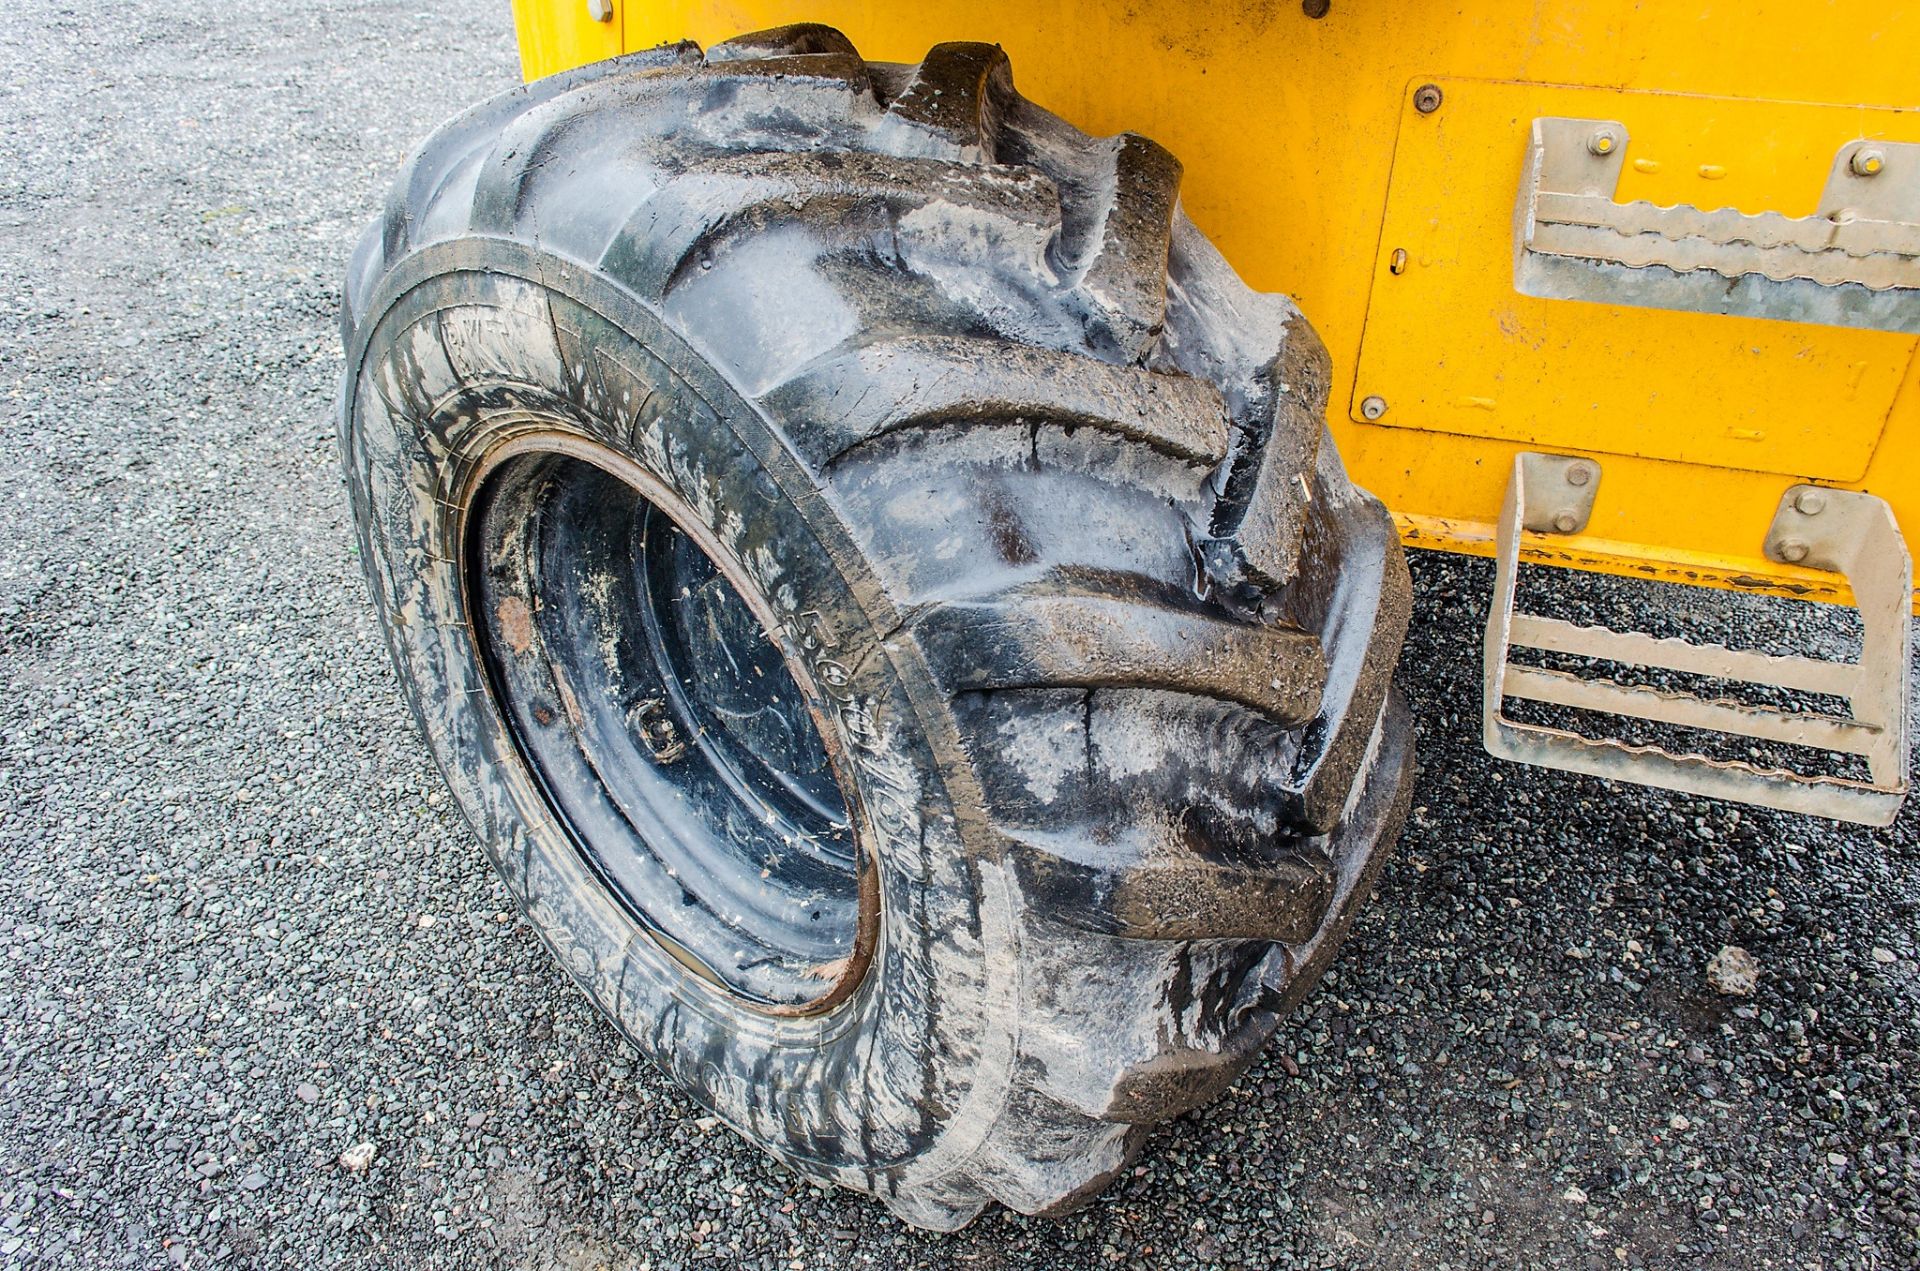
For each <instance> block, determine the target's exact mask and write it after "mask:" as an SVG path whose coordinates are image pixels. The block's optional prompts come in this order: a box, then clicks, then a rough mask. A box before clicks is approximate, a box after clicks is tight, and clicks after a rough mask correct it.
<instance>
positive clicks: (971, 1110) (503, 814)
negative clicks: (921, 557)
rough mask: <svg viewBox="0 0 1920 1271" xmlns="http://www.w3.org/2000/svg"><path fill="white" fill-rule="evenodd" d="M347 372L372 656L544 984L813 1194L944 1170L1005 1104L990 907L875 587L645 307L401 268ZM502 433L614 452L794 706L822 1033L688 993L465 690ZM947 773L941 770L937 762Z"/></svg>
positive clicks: (1006, 972) (947, 765)
mask: <svg viewBox="0 0 1920 1271" xmlns="http://www.w3.org/2000/svg"><path fill="white" fill-rule="evenodd" d="M366 312H367V315H368V316H367V318H366V320H364V321H363V322H362V323H361V326H360V334H359V338H358V339H357V340H356V341H355V342H354V344H353V345H352V346H351V347H350V351H349V358H348V371H347V378H346V381H345V384H344V391H343V399H342V413H341V429H342V434H341V443H342V458H343V463H344V466H345V469H346V477H347V484H348V486H349V489H350V491H351V493H352V497H353V503H354V510H355V519H356V522H357V526H358V529H359V533H360V536H361V546H362V559H363V562H364V564H365V566H366V570H367V573H368V577H369V580H370V582H371V584H372V589H373V593H374V597H375V600H376V603H377V604H378V605H379V607H380V609H381V611H382V616H383V618H384V619H385V622H384V623H383V627H384V629H385V631H386V633H387V639H388V642H389V647H390V651H391V652H392V655H393V657H394V660H395V665H396V667H397V668H398V670H399V674H400V679H401V681H402V683H403V685H404V686H405V689H406V692H407V694H408V698H409V702H410V704H411V706H412V708H413V710H414V712H415V714H416V716H417V718H418V720H419V723H420V725H421V728H422V730H423V732H424V733H425V735H426V737H427V739H428V741H429V743H430V745H431V746H432V748H433V751H434V754H435V758H436V760H437V762H438V764H439V766H440V768H441V770H442V772H443V774H444V776H445V778H446V780H447V782H448V783H449V786H450V787H451V788H452V790H453V792H454V794H455V796H456V799H457V801H458V803H459V804H460V806H461V808H462V810H463V812H464V813H465V814H466V816H467V817H468V819H469V821H470V822H471V824H472V826H473V829H474V831H475V833H476V835H477V836H478V837H479V839H480V841H481V842H482V844H484V845H485V847H486V848H487V850H488V852H489V854H490V855H491V856H492V858H493V860H494V863H495V864H496V866H497V867H498V868H499V870H500V873H501V875H502V877H503V878H504V879H505V881H506V883H507V886H508V887H509V889H510V890H511V891H512V892H513V894H514V896H515V897H516V899H517V901H518V902H519V903H520V905H521V907H522V910H523V912H524V913H525V914H526V916H527V918H528V920H529V922H530V923H531V924H532V926H533V927H534V929H535V930H536V931H537V932H538V933H539V934H540V936H541V938H542V939H543V940H544V941H545V942H546V943H547V944H548V945H549V946H550V947H551V948H552V950H553V952H554V954H555V955H556V957H557V958H558V959H559V961H560V963H561V966H562V967H563V968H565V970H566V971H567V973H568V974H569V975H570V976H572V977H573V979H574V980H575V981H576V982H577V983H579V985H580V986H581V987H582V989H584V990H585V991H586V993H587V994H588V996H589V997H590V998H591V999H592V1000H593V1001H594V1002H595V1003H596V1005H598V1006H599V1007H600V1008H601V1009H602V1010H603V1011H604V1012H605V1013H607V1014H608V1016H609V1017H610V1018H611V1019H612V1020H613V1022H614V1023H615V1024H616V1025H617V1026H618V1027H619V1028H620V1029H621V1031H622V1032H623V1033H625V1034H626V1035H627V1036H628V1037H629V1038H631V1039H632V1040H633V1041H634V1042H635V1043H636V1044H638V1045H639V1046H641V1047H642V1048H643V1049H644V1050H646V1051H647V1052H648V1053H650V1054H651V1055H652V1056H653V1057H654V1059H655V1060H656V1061H657V1062H658V1063H660V1064H661V1065H662V1066H663V1067H665V1068H666V1069H667V1070H668V1071H669V1072H670V1073H671V1074H672V1075H673V1076H674V1077H675V1078H676V1079H677V1080H678V1081H679V1082H680V1083H681V1084H682V1085H683V1086H685V1087H686V1088H687V1089H688V1090H689V1091H690V1092H691V1093H692V1094H694V1095H695V1097H696V1098H698V1099H699V1100H700V1101H701V1102H702V1103H703V1104H705V1105H706V1106H707V1107H709V1108H710V1109H712V1110H713V1111H714V1112H715V1113H717V1114H718V1115H720V1116H721V1117H723V1118H724V1119H725V1120H727V1121H728V1122H730V1123H731V1124H733V1125H734V1126H735V1127H736V1128H738V1129H740V1130H741V1131H742V1132H744V1133H746V1134H748V1135H749V1136H751V1137H753V1138H754V1139H756V1140H758V1141H760V1142H762V1143H764V1144H766V1145H767V1146H768V1147H769V1148H771V1149H772V1150H773V1151H775V1152H776V1153H777V1154H778V1155H780V1156H782V1157H783V1158H785V1159H787V1160H788V1161H789V1162H791V1163H793V1164H795V1165H797V1166H799V1167H801V1168H802V1169H804V1170H805V1171H806V1172H808V1173H811V1174H814V1175H816V1176H821V1177H828V1178H834V1179H837V1180H838V1181H842V1182H847V1183H850V1184H853V1185H856V1186H861V1187H863V1188H866V1189H868V1190H889V1191H890V1190H893V1188H892V1187H889V1186H887V1182H888V1180H889V1178H892V1179H893V1180H894V1181H895V1182H896V1183H897V1182H900V1181H904V1180H903V1179H902V1178H901V1177H900V1176H901V1175H902V1174H903V1173H911V1174H912V1175H913V1176H914V1177H915V1180H916V1183H917V1184H924V1183H925V1181H926V1180H927V1178H928V1177H929V1175H932V1176H935V1177H937V1176H939V1175H942V1174H945V1173H947V1172H950V1171H951V1170H953V1169H955V1168H957V1167H959V1166H960V1165H961V1164H962V1163H963V1162H964V1160H965V1159H966V1158H967V1157H968V1156H970V1155H971V1154H972V1152H973V1151H974V1149H976V1148H977V1147H978V1145H979V1142H980V1140H981V1138H982V1137H983V1136H984V1134H985V1132H986V1130H987V1128H988V1127H989V1126H990V1125H991V1124H992V1122H993V1121H994V1119H995V1117H996V1115H997V1113H998V1109H999V1107H1000V1106H1001V1104H1002V1103H1003V1101H1004V1099H1005V1097H1006V1091H1007V1087H1008V1083H1009V1077H1010V1069H1011V1065H1012V1056H1013V1037H1012V1033H1013V1031H1014V1024H1013V1021H1014V1020H1015V1011H1014V1005H1013V1003H1014V990H1015V987H1016V986H1015V983H1014V981H1015V978H1016V976H1015V960H1014V959H1013V958H1012V957H1010V956H1001V954H1002V953H1003V952H1004V951H1006V950H1007V949H1009V948H1010V946H1011V945H1012V944H1013V943H1014V941H1015V936H1014V931H1015V926H1016V913H1015V908H1016V896H1015V891H1014V888H1013V886H1012V884H1011V881H1010V879H1009V878H1008V877H1007V875H1006V874H1005V872H1004V871H1003V870H1002V869H1000V868H999V867H998V866H997V865H996V864H995V863H993V862H992V861H990V860H988V859H986V858H983V856H982V855H981V854H980V853H978V852H975V851H972V850H970V849H969V846H968V845H967V843H966V842H965V841H964V840H963V838H962V831H961V824H960V821H959V819H958V818H956V817H955V816H954V814H953V811H952V809H953V807H954V805H955V802H956V801H958V802H960V803H961V805H962V806H965V802H964V798H961V799H960V800H956V799H955V798H954V797H953V793H954V792H953V791H952V790H951V789H950V785H951V783H952V782H953V780H954V779H955V778H956V777H959V778H960V779H962V780H964V765H963V764H957V763H956V762H955V759H956V756H957V754H958V751H957V746H956V745H955V743H953V742H952V741H951V740H950V739H949V737H948V736H947V734H948V731H949V730H950V728H951V723H950V721H949V720H947V718H946V716H945V710H944V706H943V705H941V704H940V701H941V699H940V696H939V694H938V693H937V692H936V691H935V690H934V687H933V684H932V681H931V679H930V677H929V676H928V675H927V673H926V671H925V668H924V667H923V666H922V665H920V664H919V662H918V659H917V657H916V656H915V654H914V652H913V648H912V644H911V642H910V641H888V640H886V639H885V638H884V635H885V633H888V632H891V631H892V630H893V629H894V628H895V627H897V626H898V616H897V615H895V614H892V613H891V612H890V611H889V610H888V608H887V601H886V600H885V596H884V592H883V590H882V589H881V587H880V586H879V585H878V584H877V582H876V581H875V580H874V579H873V578H872V576H871V574H870V572H869V571H868V570H867V569H866V568H865V567H864V564H863V563H862V561H861V560H860V557H859V555H858V553H857V552H856V551H855V550H854V549H853V547H852V545H851V540H850V538H849V537H848V536H847V535H846V533H845V532H844V530H842V529H841V528H840V526H839V523H838V521H837V519H836V518H835V517H834V516H833V514H832V510H831V508H830V507H829V506H828V504H827V502H826V500H825V499H824V498H822V497H821V495H820V494H819V492H818V487H817V485H816V484H815V482H814V481H813V480H812V478H811V477H810V476H809V475H808V474H807V473H806V472H805V471H804V469H802V468H801V466H800V465H799V464H798V463H797V462H796V461H795V460H794V459H793V457H792V454H791V451H790V450H789V449H788V448H787V447H786V446H784V445H783V444H782V443H781V441H780V440H779V437H778V435H777V434H776V432H775V431H774V429H773V428H772V427H771V426H770V425H769V424H768V423H767V421H766V420H765V418H764V417H763V416H762V415H761V414H760V413H759V412H757V411H756V410H754V409H753V408H752V407H751V406H750V405H749V404H748V403H747V402H746V401H745V400H744V399H743V398H742V397H741V396H740V395H739V394H738V393H737V392H735V391H734V390H733V389H732V387H731V386H730V385H728V384H727V382H726V381H725V380H724V379H723V378H722V377H721V376H720V375H719V374H718V373H717V372H716V371H715V370H714V369H713V368H712V366H711V365H710V364H709V363H708V362H707V361H706V360H705V359H703V358H701V357H700V356H699V355H698V354H697V353H696V352H695V351H694V350H693V349H691V348H690V347H688V346H687V344H686V343H685V342H684V341H682V340H681V339H680V338H679V337H678V336H676V335H675V334H674V333H673V332H671V331H670V330H669V329H668V328H667V327H666V326H665V325H664V324H663V323H662V322H661V320H660V319H659V318H658V316H657V315H656V314H654V313H653V312H652V311H651V310H649V309H648V308H646V307H645V306H643V305H641V304H640V303H639V302H637V301H635V300H634V299H633V298H632V297H631V296H629V295H627V294H626V293H624V292H622V291H621V290H619V289H618V288H616V287H614V286H613V285H612V284H610V283H608V282H606V281H605V280H604V279H600V278H597V277H596V276H595V275H593V274H592V272H591V271H590V270H588V269H586V268H585V267H582V266H579V265H577V264H573V263H571V262H565V261H559V260H555V259H553V258H551V257H547V256H544V255H541V254H539V253H537V252H535V251H533V250H532V249H529V248H527V247H525V246H523V245H521V244H518V243H514V242H511V241H505V240H485V239H465V240H456V241H454V242H449V243H443V244H439V245H436V246H435V247H430V248H427V249H424V250H422V251H420V252H417V253H415V254H414V255H412V256H410V257H408V258H406V259H404V260H402V261H401V262H400V263H399V264H398V265H397V266H396V267H395V268H393V269H392V270H390V271H389V272H388V275H387V278H386V279H385V281H384V282H383V283H382V284H381V286H380V287H379V288H378V290H377V291H376V293H375V294H374V295H373V297H372V298H371V303H370V305H369V307H368V309H367V311H366ZM531 430H545V431H550V432H555V433H560V434H564V435H570V436H574V437H578V438H580V439H582V440H584V441H585V442H587V443H590V444H593V445H597V446H602V447H605V448H607V449H609V450H612V451H614V452H615V453H617V454H619V455H621V456H624V457H625V458H626V459H627V460H629V461H630V462H632V463H634V464H636V465H637V466H639V467H640V468H642V469H643V470H644V471H646V472H647V473H648V474H649V475H651V476H652V477H653V478H654V479H656V480H658V481H660V482H661V483H662V484H664V485H665V486H666V487H667V488H668V489H669V490H671V491H672V492H673V493H674V494H675V495H676V496H677V497H678V498H679V499H680V500H681V501H682V502H683V503H684V504H685V505H686V507H687V508H688V509H690V510H691V511H692V512H693V514H694V515H695V516H696V517H697V518H698V519H699V520H700V521H701V522H702V524H703V525H704V526H705V528H706V529H707V530H708V531H710V532H711V533H712V534H713V535H714V536H715V537H716V538H717V539H718V540H719V541H720V542H721V544H722V545H723V546H724V547H726V548H727V550H728V551H729V552H730V553H731V554H732V555H733V557H734V560H735V562H736V563H737V564H738V565H739V566H740V567H741V569H742V571H743V572H744V574H745V575H746V576H747V577H748V578H749V579H750V580H751V582H752V583H753V585H754V588H755V590H756V591H757V592H758V597H757V598H758V599H759V600H760V601H761V602H762V603H763V604H764V605H765V606H766V607H767V608H768V609H769V610H770V611H771V612H773V613H774V614H775V616H776V618H777V620H778V622H779V626H780V631H779V633H778V634H779V635H780V637H781V638H782V639H783V641H784V643H785V644H786V645H787V647H788V651H789V654H790V656H794V657H795V658H796V659H797V660H798V661H799V662H800V663H801V664H802V665H803V666H804V668H805V669H806V671H807V672H808V673H809V674H810V676H811V677H812V680H813V683H814V684H815V685H816V686H818V688H819V690H820V692H821V694H822V697H823V702H822V703H821V705H822V706H823V707H824V712H823V713H824V714H825V715H826V716H827V717H828V728H829V729H830V730H831V731H832V732H834V733H835V734H837V735H836V736H832V737H830V738H829V749H830V750H835V751H837V752H838V753H840V754H841V755H843V756H845V762H844V763H842V764H840V765H839V766H840V768H841V769H842V771H843V774H844V775H843V784H846V783H847V781H846V778H848V777H850V779H851V786H852V788H851V789H850V790H848V791H847V794H848V804H849V811H850V812H851V813H852V815H853V817H854V820H855V825H856V834H857V837H858V838H859V839H860V841H861V843H862V847H863V850H864V851H865V852H866V853H868V854H869V855H870V859H871V860H872V862H873V870H874V878H875V880H876V882H877V888H876V889H875V890H876V891H877V894H878V911H879V916H878V924H877V927H878V929H877V939H876V943H875V947H874V950H873V954H872V963H871V965H870V966H869V968H868V969H867V972H866V975H865V977H864V979H863V980H862V981H861V983H860V984H859V986H858V987H857V988H856V989H855V990H854V991H853V992H852V993H851V994H850V995H849V996H848V997H847V998H846V999H845V1000H844V1001H842V1002H840V1003H839V1004H838V1005H836V1006H834V1007H833V1008H831V1009H829V1010H826V1011H823V1012H820V1013H818V1014H812V1015H799V1016H780V1015H775V1014H770V1013H767V1012H765V1011H761V1010H756V1009H754V1008H752V1007H751V1006H749V1005H747V1004H746V1003H745V1002H744V1001H742V1000H741V999H739V998H735V997H732V996H730V995H728V994H726V993H725V992H724V991H723V990H719V989H716V988H715V987H713V986H712V985H710V984H708V983H706V982H704V981H702V980H700V979H699V978H698V977H696V976H694V975H692V974H691V973H690V972H689V971H688V970H687V969H686V967H685V966H684V965H683V964H681V963H680V962H678V961H676V960H675V959H674V958H673V957H672V956H671V955H670V954H669V953H668V952H667V951H666V950H665V949H664V948H663V947H662V946H661V944H660V943H659V942H658V941H656V940H655V939H653V938H652V937H651V936H650V935H649V933H648V931H647V928H646V927H645V926H644V925H643V924H642V923H641V922H640V921H639V920H638V919H637V918H636V917H635V916H634V915H633V914H632V913H631V912H629V911H628V909H627V908H626V907H625V906H624V905H622V904H621V903H620V902H619V901H618V900H617V899H616V898H615V897H614V896H612V895H611V894H610V893H609V892H608V890H607V888H606V887H605V885H604V884H603V883H602V881H601V879H600V878H599V876H598V875H597V873H596V872H595V871H594V870H593V869H592V867H591V866H590V865H589V864H588V862H587V860H586V859H585V858H584V857H583V855H582V853H581V851H580V850H579V848H578V847H577V846H576V844H575V842H574V840H573V838H572V836H571V834H570V833H569V831H568V830H567V828H566V826H565V825H564V824H563V823H562V822H561V820H560V819H559V818H558V817H557V816H556V815H555V813H554V812H553V811H552V809H551V808H550V806H549V804H548V802H547V800H546V799H545V797H544V796H543V794H542V793H541V791H540V787H539V783H538V780H537V779H536V778H535V777H534V775H533V774H532V773H531V771H530V770H529V768H528V766H527V764H526V762H525V760H524V759H523V758H522V756H521V754H520V752H519V749H518V747H517V746H516V744H515V743H514V741H513V737H512V733H511V730H510V729H509V727H508V726H507V724H506V722H505V720H504V718H503V716H502V713H501V712H500V710H499V709H498V708H497V706H496V704H495V700H494V698H493V695H492V692H491V690H490V688H489V685H488V676H487V673H486V670H485V663H484V661H483V658H482V651H481V650H480V648H479V647H478V645H477V644H476V640H475V637H474V634H473V632H474V628H475V619H474V615H472V614H470V613H469V612H468V611H467V608H466V606H467V603H468V598H469V591H470V589H469V588H468V587H467V586H465V585H464V582H463V578H464V576H465V571H466V569H467V568H468V565H467V556H468V550H467V545H466V543H465V541H464V540H465V538H466V535H467V524H466V522H467V516H466V513H467V509H468V508H469V507H470V506H471V505H472V502H473V495H474V493H475V486H476V484H477V474H478V473H479V472H480V471H481V470H482V469H483V467H484V465H485V462H486V458H487V456H488V455H489V454H490V453H493V452H494V451H495V449H496V447H498V446H499V445H500V444H502V443H504V442H505V441H507V440H508V439H510V438H512V437H515V436H517V435H523V434H525V433H527V432H529V431H531ZM943 757H944V758H945V759H946V762H942V758H943Z"/></svg>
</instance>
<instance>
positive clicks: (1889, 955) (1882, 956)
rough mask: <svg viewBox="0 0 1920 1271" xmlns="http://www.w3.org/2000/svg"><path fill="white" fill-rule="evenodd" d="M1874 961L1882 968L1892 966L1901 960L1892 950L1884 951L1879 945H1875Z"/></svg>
mask: <svg viewBox="0 0 1920 1271" xmlns="http://www.w3.org/2000/svg"><path fill="white" fill-rule="evenodd" d="M1873 960H1874V961H1875V962H1878V963H1879V964H1880V965H1881V966H1892V965H1893V964H1894V963H1896V962H1898V961H1899V960H1900V955H1899V954H1897V953H1895V952H1894V951H1893V950H1892V949H1882V948H1880V947H1879V946H1878V945H1875V946H1874V950H1873Z"/></svg>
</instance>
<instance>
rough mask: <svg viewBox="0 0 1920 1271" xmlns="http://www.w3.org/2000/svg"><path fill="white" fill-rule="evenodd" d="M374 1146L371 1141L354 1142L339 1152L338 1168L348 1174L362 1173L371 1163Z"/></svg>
mask: <svg viewBox="0 0 1920 1271" xmlns="http://www.w3.org/2000/svg"><path fill="white" fill-rule="evenodd" d="M374 1151H375V1148H374V1146H373V1144H371V1143H356V1144H355V1145H354V1146H352V1147H350V1148H348V1149H347V1150H346V1151H344V1152H342V1153H340V1168H342V1169H344V1170H346V1171H347V1172H348V1173H350V1174H364V1173H366V1172H367V1168H368V1167H369V1166H371V1165H372V1164H373V1154H374Z"/></svg>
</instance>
